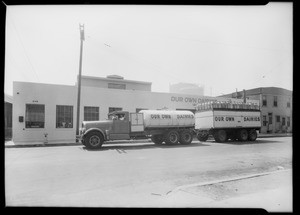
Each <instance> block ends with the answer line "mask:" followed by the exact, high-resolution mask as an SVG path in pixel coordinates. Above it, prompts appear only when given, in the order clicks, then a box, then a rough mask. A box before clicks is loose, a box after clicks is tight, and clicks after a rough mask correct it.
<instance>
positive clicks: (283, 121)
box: [282, 117, 285, 126]
mask: <svg viewBox="0 0 300 215" xmlns="http://www.w3.org/2000/svg"><path fill="white" fill-rule="evenodd" d="M282 126H285V117H282Z"/></svg>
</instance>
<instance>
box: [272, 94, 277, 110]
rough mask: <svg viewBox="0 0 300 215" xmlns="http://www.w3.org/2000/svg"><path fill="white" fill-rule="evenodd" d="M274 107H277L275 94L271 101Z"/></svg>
mask: <svg viewBox="0 0 300 215" xmlns="http://www.w3.org/2000/svg"><path fill="white" fill-rule="evenodd" d="M273 105H274V107H277V96H274V102H273Z"/></svg>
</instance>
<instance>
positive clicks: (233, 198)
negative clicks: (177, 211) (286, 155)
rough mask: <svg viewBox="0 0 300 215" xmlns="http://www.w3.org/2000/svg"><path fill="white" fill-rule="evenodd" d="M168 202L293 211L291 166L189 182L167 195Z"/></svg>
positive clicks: (180, 204)
mask: <svg viewBox="0 0 300 215" xmlns="http://www.w3.org/2000/svg"><path fill="white" fill-rule="evenodd" d="M165 202H166V203H169V204H172V205H173V206H175V207H205V208H263V209H265V210H267V211H268V212H292V211H293V187H292V170H290V169H287V170H278V171H275V172H270V173H266V174H264V175H263V174H261V175H259V174H258V176H253V177H244V178H241V179H236V180H235V179H234V180H224V181H222V182H215V183H207V184H203V185H195V186H189V187H188V186H186V187H183V188H180V189H177V191H176V192H172V193H171V194H169V195H167V196H166V198H165Z"/></svg>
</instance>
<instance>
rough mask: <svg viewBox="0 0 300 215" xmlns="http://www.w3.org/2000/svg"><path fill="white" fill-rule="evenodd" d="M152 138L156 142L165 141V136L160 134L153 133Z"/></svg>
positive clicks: (158, 143)
mask: <svg viewBox="0 0 300 215" xmlns="http://www.w3.org/2000/svg"><path fill="white" fill-rule="evenodd" d="M151 140H152V142H153V143H154V144H157V145H160V144H162V142H163V136H162V135H160V134H157V135H152V136H151Z"/></svg>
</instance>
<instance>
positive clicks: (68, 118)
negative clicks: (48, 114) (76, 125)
mask: <svg viewBox="0 0 300 215" xmlns="http://www.w3.org/2000/svg"><path fill="white" fill-rule="evenodd" d="M56 128H73V106H69V105H56Z"/></svg>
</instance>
